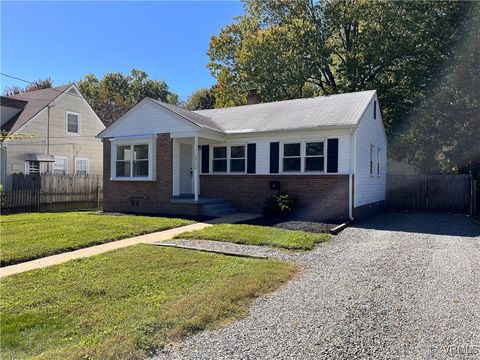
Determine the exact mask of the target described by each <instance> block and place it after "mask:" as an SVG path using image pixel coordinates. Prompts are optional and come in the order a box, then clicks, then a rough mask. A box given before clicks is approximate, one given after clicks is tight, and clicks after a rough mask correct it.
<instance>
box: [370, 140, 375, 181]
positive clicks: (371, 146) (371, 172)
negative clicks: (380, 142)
mask: <svg viewBox="0 0 480 360" xmlns="http://www.w3.org/2000/svg"><path fill="white" fill-rule="evenodd" d="M374 151H375V146H374V145H372V144H370V175H373V154H374Z"/></svg>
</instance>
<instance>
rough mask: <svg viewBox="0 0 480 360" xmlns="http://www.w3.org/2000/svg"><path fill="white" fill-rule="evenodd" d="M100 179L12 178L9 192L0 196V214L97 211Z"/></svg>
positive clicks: (48, 175)
mask: <svg viewBox="0 0 480 360" xmlns="http://www.w3.org/2000/svg"><path fill="white" fill-rule="evenodd" d="M102 190H103V181H102V176H101V175H59V174H35V175H24V174H14V175H13V179H12V190H11V191H8V192H4V193H2V194H1V211H2V213H18V212H32V211H60V210H75V209H86V208H99V207H100V206H101V203H102V200H103V197H102V195H103V191H102Z"/></svg>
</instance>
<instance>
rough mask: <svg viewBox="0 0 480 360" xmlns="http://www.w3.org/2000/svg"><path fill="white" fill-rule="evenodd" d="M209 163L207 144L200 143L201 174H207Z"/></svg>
mask: <svg viewBox="0 0 480 360" xmlns="http://www.w3.org/2000/svg"><path fill="white" fill-rule="evenodd" d="M209 164H210V152H209V146H208V145H202V173H203V174H208V173H209V172H210V169H209Z"/></svg>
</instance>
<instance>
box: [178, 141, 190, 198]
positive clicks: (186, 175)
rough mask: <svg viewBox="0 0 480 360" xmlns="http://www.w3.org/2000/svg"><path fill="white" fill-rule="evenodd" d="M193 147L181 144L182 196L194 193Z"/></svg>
mask: <svg viewBox="0 0 480 360" xmlns="http://www.w3.org/2000/svg"><path fill="white" fill-rule="evenodd" d="M192 152H193V147H192V145H190V144H180V195H183V194H192V193H193V156H192Z"/></svg>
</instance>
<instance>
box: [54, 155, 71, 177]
mask: <svg viewBox="0 0 480 360" xmlns="http://www.w3.org/2000/svg"><path fill="white" fill-rule="evenodd" d="M67 172H68V159H67V157H65V156H55V162H54V163H53V173H54V174H60V175H65V174H66V173H67Z"/></svg>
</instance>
